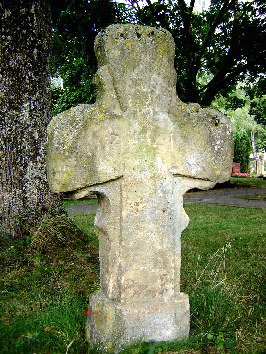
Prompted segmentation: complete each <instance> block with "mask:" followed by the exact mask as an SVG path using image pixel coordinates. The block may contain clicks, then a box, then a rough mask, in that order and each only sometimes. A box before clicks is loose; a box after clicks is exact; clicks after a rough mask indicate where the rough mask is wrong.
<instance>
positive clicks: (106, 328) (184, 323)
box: [87, 291, 190, 351]
mask: <svg viewBox="0 0 266 354" xmlns="http://www.w3.org/2000/svg"><path fill="white" fill-rule="evenodd" d="M92 312H94V314H93V313H92ZM95 312H97V313H95ZM189 318H190V314H189V299H188V295H186V294H183V293H180V294H179V296H176V297H174V298H173V299H171V301H168V302H167V303H158V302H152V301H151V302H149V303H121V302H115V301H111V300H110V299H108V298H106V297H105V296H104V295H103V294H102V293H101V291H98V292H96V293H95V294H93V295H92V296H91V298H90V314H89V316H88V320H87V339H88V341H89V342H90V345H91V347H98V348H99V349H101V350H106V351H110V350H111V351H116V350H118V349H119V348H121V347H123V346H126V345H130V344H132V343H134V342H138V341H142V342H143V341H155V342H159V341H172V340H176V339H180V340H184V339H186V338H188V336H189Z"/></svg>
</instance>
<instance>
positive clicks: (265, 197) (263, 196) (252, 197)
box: [239, 194, 266, 200]
mask: <svg viewBox="0 0 266 354" xmlns="http://www.w3.org/2000/svg"><path fill="white" fill-rule="evenodd" d="M239 198H241V199H247V200H266V194H260V195H242V196H240V197H239Z"/></svg>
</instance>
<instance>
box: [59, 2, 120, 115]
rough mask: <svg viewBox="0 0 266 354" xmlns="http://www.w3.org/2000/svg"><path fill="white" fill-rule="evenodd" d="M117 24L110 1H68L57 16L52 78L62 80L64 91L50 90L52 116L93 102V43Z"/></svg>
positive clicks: (114, 11)
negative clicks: (97, 37)
mask: <svg viewBox="0 0 266 354" xmlns="http://www.w3.org/2000/svg"><path fill="white" fill-rule="evenodd" d="M117 20H118V11H117V6H116V4H115V3H113V2H112V1H110V0H90V1H88V0H72V1H71V2H70V3H69V5H68V7H67V9H66V10H65V11H62V12H61V14H60V15H59V17H58V20H57V23H56V25H55V26H54V29H53V56H52V74H53V76H55V77H56V76H59V77H60V78H62V79H63V85H64V89H59V88H54V89H53V90H52V95H53V100H54V102H55V104H54V106H53V114H54V115H56V114H57V113H59V112H61V111H63V110H66V109H68V108H70V107H71V106H76V105H77V104H80V103H93V102H94V101H95V90H94V86H93V84H92V80H93V76H94V74H95V73H96V71H97V62H96V58H95V54H94V39H95V37H96V35H97V34H98V32H99V31H100V30H101V29H102V28H104V27H107V26H108V25H110V24H112V23H114V22H116V21H117Z"/></svg>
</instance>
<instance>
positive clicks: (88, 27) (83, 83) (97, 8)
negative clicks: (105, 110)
mask: <svg viewBox="0 0 266 354" xmlns="http://www.w3.org/2000/svg"><path fill="white" fill-rule="evenodd" d="M265 13H266V6H265V4H264V2H263V1H261V0H254V1H241V0H212V1H211V5H210V7H209V9H208V10H205V11H203V12H200V13H197V12H196V9H195V0H191V1H190V4H189V5H187V2H186V1H185V0H178V1H171V0H158V1H157V2H151V1H150V0H146V1H127V3H126V4H118V3H115V2H110V1H108V0H91V1H87V0H82V1H77V0H73V1H72V2H71V5H70V6H69V8H68V10H67V11H65V12H64V13H62V14H61V16H60V18H59V20H58V22H57V24H56V26H55V28H54V35H53V41H54V52H53V68H54V69H53V72H54V74H55V75H56V74H58V75H60V76H61V77H62V78H63V80H64V91H62V92H61V96H60V98H59V99H58V100H57V106H56V107H55V112H54V113H58V112H59V111H61V110H64V109H66V108H69V107H70V106H71V105H76V104H77V103H85V102H87V103H90V102H93V100H94V95H95V94H94V90H93V88H92V85H91V83H92V77H93V74H94V73H95V72H96V62H95V57H94V53H93V40H94V37H95V35H96V34H97V33H98V32H99V30H100V29H101V28H102V27H105V26H107V25H108V24H110V23H114V22H123V23H139V24H143V25H150V26H156V27H160V26H161V27H164V28H166V29H167V30H169V31H170V32H171V33H172V35H173V37H174V40H175V44H176V56H175V67H176V71H177V78H178V80H177V93H178V95H179V97H180V98H181V99H182V100H183V101H184V102H198V103H200V104H201V105H203V106H209V105H210V104H211V102H212V101H213V100H214V98H215V96H216V95H217V94H218V93H222V94H223V95H226V94H227V93H228V92H230V91H231V90H232V89H234V88H235V87H236V84H237V83H238V82H241V81H243V80H245V81H246V80H247V75H248V76H249V79H250V81H255V79H254V78H257V76H258V75H259V74H260V73H264V72H265V54H266V49H265V46H263V45H261V44H262V43H264V42H265V41H266V38H265V29H266V24H265V21H264V18H265Z"/></svg>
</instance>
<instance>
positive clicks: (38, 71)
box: [0, 0, 62, 238]
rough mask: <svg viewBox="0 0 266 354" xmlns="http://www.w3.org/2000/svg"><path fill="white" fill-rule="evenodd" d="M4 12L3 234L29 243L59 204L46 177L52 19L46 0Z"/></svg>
mask: <svg viewBox="0 0 266 354" xmlns="http://www.w3.org/2000/svg"><path fill="white" fill-rule="evenodd" d="M59 3H60V4H61V5H62V2H60V1H59ZM59 3H58V4H59ZM0 9H1V23H2V31H1V54H0V55H1V107H0V129H1V137H0V146H1V149H0V158H1V203H0V216H1V228H0V231H1V232H2V233H6V234H9V235H11V236H12V237H16V238H24V237H25V236H26V235H28V234H30V233H31V232H32V231H33V230H34V228H35V227H36V225H37V224H38V222H40V220H41V219H42V218H43V217H44V215H45V214H46V213H47V211H48V210H49V208H50V207H51V205H53V203H54V201H55V199H56V198H55V197H54V196H53V195H52V194H51V193H50V191H49V188H48V184H47V180H46V171H45V152H46V127H47V124H48V123H49V121H50V119H51V97H50V80H49V75H50V72H49V63H48V57H49V53H50V48H51V13H50V5H49V2H47V1H45V0H31V1H29V0H12V1H9V0H4V1H2V2H1V5H0ZM55 10H56V11H57V10H58V8H57V7H56V6H55Z"/></svg>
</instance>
